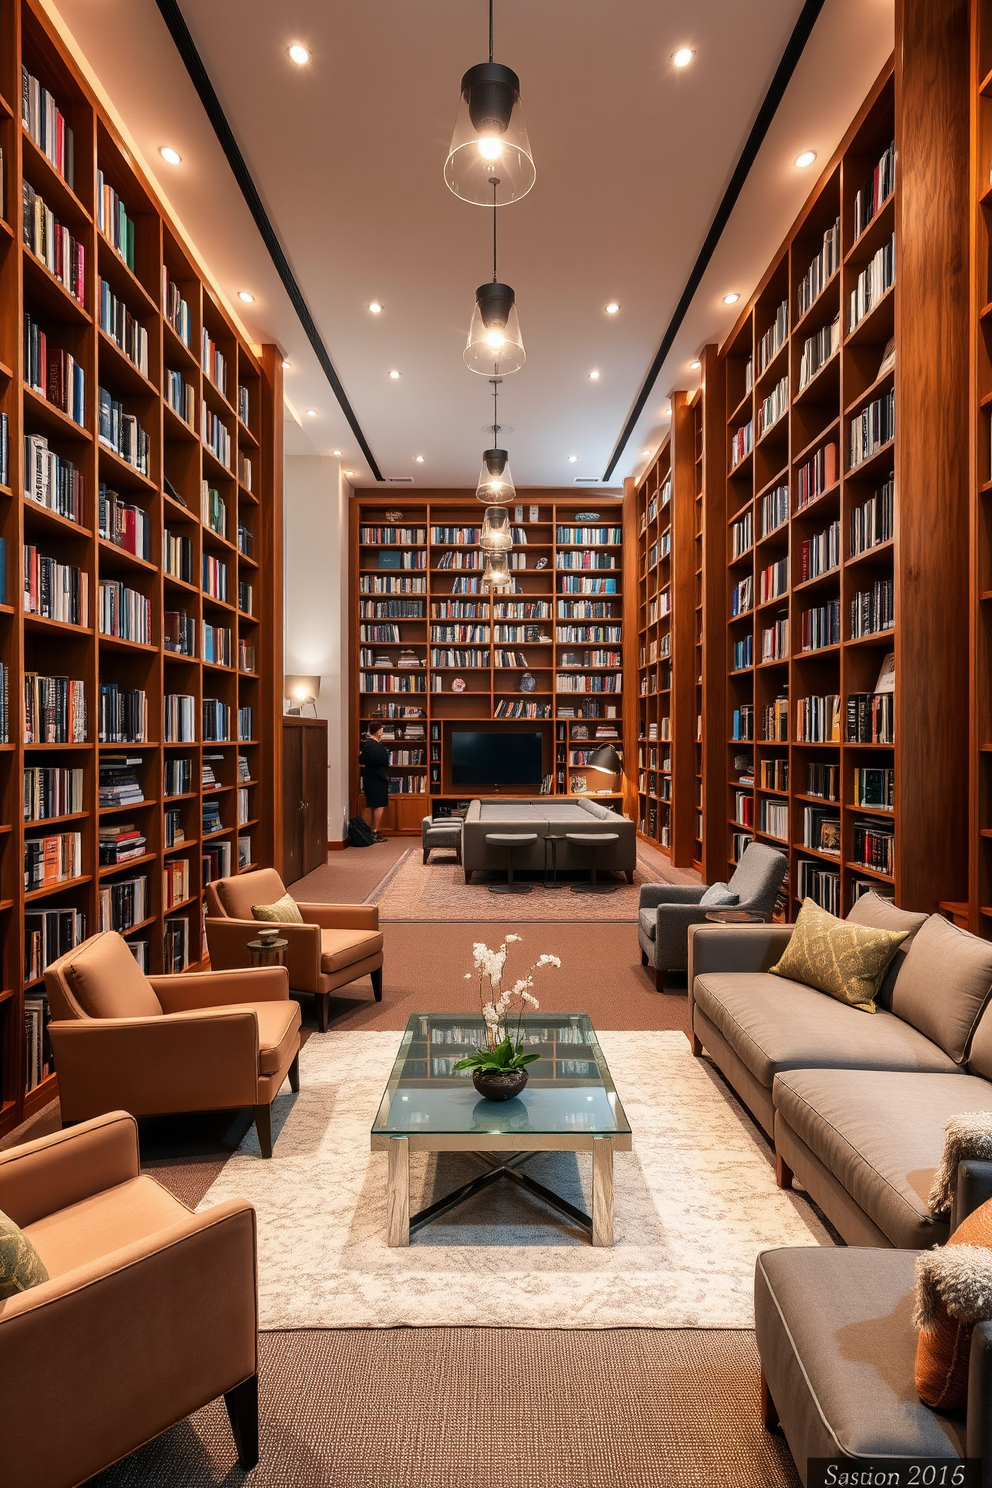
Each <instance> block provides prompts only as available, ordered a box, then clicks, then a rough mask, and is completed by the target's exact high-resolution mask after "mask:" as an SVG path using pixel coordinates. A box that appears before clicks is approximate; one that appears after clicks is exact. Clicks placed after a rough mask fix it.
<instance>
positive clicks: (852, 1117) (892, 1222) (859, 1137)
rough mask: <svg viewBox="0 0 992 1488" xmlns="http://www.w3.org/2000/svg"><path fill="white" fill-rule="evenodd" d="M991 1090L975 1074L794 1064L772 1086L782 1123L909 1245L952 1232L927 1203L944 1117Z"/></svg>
mask: <svg viewBox="0 0 992 1488" xmlns="http://www.w3.org/2000/svg"><path fill="white" fill-rule="evenodd" d="M878 1016H879V1017H882V1016H883V1015H882V1014H881V1013H880V1014H879V1015H878ZM872 1026H874V1025H872ZM990 1094H992V1091H990V1088H989V1086H988V1084H987V1083H986V1081H984V1080H979V1079H976V1078H975V1077H974V1076H973V1075H963V1074H932V1075H930V1074H906V1073H901V1072H899V1071H895V1070H877V1069H872V1070H855V1069H831V1070H828V1069H794V1070H789V1071H785V1072H784V1073H782V1074H780V1075H779V1076H778V1078H777V1079H776V1081H775V1084H774V1085H773V1086H772V1100H773V1102H774V1104H775V1113H776V1125H777V1124H778V1122H779V1121H785V1122H786V1123H787V1124H788V1125H789V1127H791V1129H792V1131H793V1132H795V1134H796V1136H797V1137H798V1138H799V1139H800V1141H801V1142H803V1143H805V1145H806V1146H807V1147H808V1148H809V1150H810V1151H811V1152H812V1153H813V1155H814V1156H815V1157H817V1158H819V1160H820V1162H821V1163H822V1164H823V1165H824V1167H825V1168H827V1169H828V1171H829V1172H831V1173H832V1174H833V1175H834V1177H835V1178H836V1179H837V1181H838V1182H839V1183H841V1184H842V1185H843V1187H844V1188H845V1189H846V1190H847V1192H848V1193H849V1194H850V1195H851V1198H852V1199H853V1200H854V1202H855V1203H856V1204H857V1205H858V1206H859V1207H860V1208H861V1209H862V1210H863V1211H864V1212H865V1214H867V1215H868V1217H869V1219H871V1220H872V1221H873V1223H874V1224H876V1225H877V1226H878V1228H879V1229H880V1230H881V1231H882V1233H883V1234H884V1235H886V1236H887V1237H888V1239H889V1240H890V1241H891V1242H892V1244H893V1245H896V1246H898V1247H900V1248H902V1249H906V1248H913V1247H915V1248H917V1249H923V1248H926V1247H927V1246H930V1245H932V1244H933V1243H934V1241H935V1240H936V1239H941V1240H942V1239H943V1238H944V1236H945V1234H946V1227H945V1226H944V1225H943V1224H940V1225H935V1224H934V1221H933V1219H932V1217H931V1215H930V1210H929V1208H928V1205H927V1198H928V1196H929V1193H930V1187H931V1184H932V1183H933V1175H934V1172H935V1170H936V1168H937V1166H938V1164H939V1163H940V1159H941V1155H942V1153H943V1151H944V1124H945V1122H946V1121H947V1120H948V1118H949V1117H950V1116H954V1115H956V1114H957V1113H958V1112H961V1111H974V1110H982V1109H985V1108H987V1106H988V1104H989V1097H990Z"/></svg>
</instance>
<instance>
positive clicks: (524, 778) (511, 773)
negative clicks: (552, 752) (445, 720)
mask: <svg viewBox="0 0 992 1488" xmlns="http://www.w3.org/2000/svg"><path fill="white" fill-rule="evenodd" d="M543 744H544V736H543V735H542V734H511V733H506V734H501V733H498V732H496V731H495V730H490V731H489V732H488V733H473V734H469V733H461V732H458V733H454V732H453V733H452V735H451V783H452V785H453V786H454V785H462V786H465V785H477V786H491V785H525V786H540V784H541V779H542V777H543V773H544V772H543V768H542V765H543V758H544V756H543Z"/></svg>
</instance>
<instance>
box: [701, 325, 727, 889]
mask: <svg viewBox="0 0 992 1488" xmlns="http://www.w3.org/2000/svg"><path fill="white" fill-rule="evenodd" d="M699 356H700V361H701V362H702V364H703V365H702V370H701V372H700V386H701V388H702V397H703V416H702V424H703V476H702V480H703V613H702V633H703V647H702V650H703V687H702V714H703V726H702V732H703V739H702V744H703V750H702V753H703V877H704V878H705V879H706V882H707V883H714V882H715V881H718V880H721V879H723V878H725V877H726V873H727V861H726V859H727V844H726V837H727V820H726V818H727V804H726V803H727V779H726V776H727V768H726V764H727V750H726V744H727V740H728V739H729V737H730V724H729V720H728V718H727V613H726V590H727V584H726V570H727V408H726V403H727V386H726V377H725V376H724V369H723V365H722V364H721V362H720V358H719V352H718V349H717V347H716V346H704V347H703V349H702V351H701V352H700V354H699Z"/></svg>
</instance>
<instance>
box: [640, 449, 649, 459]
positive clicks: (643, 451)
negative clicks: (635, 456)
mask: <svg viewBox="0 0 992 1488" xmlns="http://www.w3.org/2000/svg"><path fill="white" fill-rule="evenodd" d="M641 454H642V455H643V456H644V458H645V460H650V458H651V451H650V450H641Z"/></svg>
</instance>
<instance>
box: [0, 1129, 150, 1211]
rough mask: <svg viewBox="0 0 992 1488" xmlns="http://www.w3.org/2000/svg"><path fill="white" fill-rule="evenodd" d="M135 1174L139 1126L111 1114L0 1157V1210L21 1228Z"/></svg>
mask: <svg viewBox="0 0 992 1488" xmlns="http://www.w3.org/2000/svg"><path fill="white" fill-rule="evenodd" d="M140 1171H141V1167H140V1159H139V1156H138V1123H137V1122H136V1121H135V1119H134V1117H133V1116H129V1115H128V1114H127V1112H126V1111H113V1112H111V1113H110V1114H109V1115H107V1116H97V1117H95V1118H94V1119H93V1120H92V1121H85V1122H83V1123H82V1124H81V1125H79V1126H75V1127H72V1128H70V1129H67V1130H66V1131H57V1132H52V1133H51V1135H50V1136H47V1137H38V1138H37V1139H36V1140H35V1141H34V1142H25V1143H24V1145H23V1146H22V1147H12V1148H11V1149H10V1150H9V1151H8V1152H0V1209H2V1210H3V1211H4V1213H6V1214H9V1215H10V1217H11V1219H12V1220H13V1221H14V1223H15V1224H19V1225H21V1226H22V1228H23V1226H24V1225H29V1224H34V1222H35V1220H38V1219H44V1218H45V1217H46V1216H47V1215H49V1214H55V1213H56V1212H57V1211H58V1210H59V1209H68V1208H69V1206H70V1205H71V1204H79V1203H81V1202H82V1200H83V1199H89V1198H92V1197H93V1195H94V1194H98V1193H103V1191H104V1189H107V1188H116V1186H117V1184H119V1183H126V1182H127V1181H128V1180H129V1179H131V1178H137V1176H138V1174H139V1173H140Z"/></svg>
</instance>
